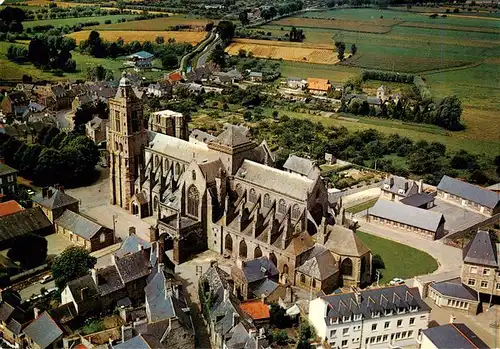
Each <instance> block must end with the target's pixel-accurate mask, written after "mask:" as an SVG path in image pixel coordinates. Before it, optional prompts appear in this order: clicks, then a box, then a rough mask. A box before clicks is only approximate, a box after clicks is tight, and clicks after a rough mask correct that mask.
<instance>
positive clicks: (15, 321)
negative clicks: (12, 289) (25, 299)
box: [0, 296, 31, 348]
mask: <svg viewBox="0 0 500 349" xmlns="http://www.w3.org/2000/svg"><path fill="white" fill-rule="evenodd" d="M18 302H21V299H17V300H16V302H12V304H10V303H9V301H7V300H5V299H3V296H2V299H1V300H0V332H1V333H2V339H3V340H4V341H7V342H8V343H9V344H11V345H12V347H15V346H17V348H22V346H23V339H24V338H23V337H24V332H23V329H24V328H25V327H26V325H27V323H28V322H29V320H31V319H30V317H29V316H28V314H26V313H25V312H24V310H23V309H21V308H19V307H18V306H15V304H16V303H18ZM13 304H14V305H13Z"/></svg>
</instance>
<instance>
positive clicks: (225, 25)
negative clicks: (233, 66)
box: [217, 21, 236, 43]
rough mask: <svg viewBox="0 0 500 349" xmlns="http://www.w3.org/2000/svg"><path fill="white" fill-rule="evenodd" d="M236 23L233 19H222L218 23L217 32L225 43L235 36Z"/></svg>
mask: <svg viewBox="0 0 500 349" xmlns="http://www.w3.org/2000/svg"><path fill="white" fill-rule="evenodd" d="M235 28H236V27H235V25H234V23H233V22H231V21H220V22H219V24H218V25H217V33H219V35H220V38H221V39H222V41H224V42H225V43H230V42H231V40H232V39H233V36H234V30H235Z"/></svg>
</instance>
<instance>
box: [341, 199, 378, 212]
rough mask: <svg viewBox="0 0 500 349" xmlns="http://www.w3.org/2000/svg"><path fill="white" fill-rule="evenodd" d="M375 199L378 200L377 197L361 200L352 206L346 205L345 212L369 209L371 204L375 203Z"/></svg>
mask: <svg viewBox="0 0 500 349" xmlns="http://www.w3.org/2000/svg"><path fill="white" fill-rule="evenodd" d="M377 200H378V198H377V199H372V200H368V201H365V202H362V203H360V204H358V205H354V206H351V207H348V208H346V209H345V210H346V211H347V212H350V213H358V212H362V211H364V210H366V209H369V208H370V207H372V206H373V205H375V203H376V202H377Z"/></svg>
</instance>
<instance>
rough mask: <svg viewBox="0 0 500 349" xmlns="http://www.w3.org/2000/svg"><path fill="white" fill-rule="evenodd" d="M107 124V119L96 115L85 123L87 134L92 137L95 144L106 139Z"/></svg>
mask: <svg viewBox="0 0 500 349" xmlns="http://www.w3.org/2000/svg"><path fill="white" fill-rule="evenodd" d="M107 126H108V120H107V119H101V118H100V117H98V116H94V118H93V119H92V120H90V121H89V122H87V123H86V124H85V134H86V135H87V137H89V138H90V139H92V140H93V141H94V143H95V144H99V143H101V142H103V141H105V140H106V128H107Z"/></svg>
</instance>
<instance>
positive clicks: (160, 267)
mask: <svg viewBox="0 0 500 349" xmlns="http://www.w3.org/2000/svg"><path fill="white" fill-rule="evenodd" d="M163 270H165V264H163V263H158V273H161V272H163Z"/></svg>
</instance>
